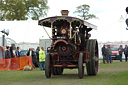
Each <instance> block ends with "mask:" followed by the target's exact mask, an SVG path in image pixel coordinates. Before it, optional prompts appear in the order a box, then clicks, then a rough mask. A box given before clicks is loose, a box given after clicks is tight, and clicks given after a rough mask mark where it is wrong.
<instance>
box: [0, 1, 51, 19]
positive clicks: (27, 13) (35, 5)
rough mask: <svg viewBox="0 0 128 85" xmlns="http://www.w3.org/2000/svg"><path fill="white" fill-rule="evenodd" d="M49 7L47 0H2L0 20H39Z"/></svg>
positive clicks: (0, 3)
mask: <svg viewBox="0 0 128 85" xmlns="http://www.w3.org/2000/svg"><path fill="white" fill-rule="evenodd" d="M48 9H49V6H47V0H0V20H3V21H4V20H27V19H29V18H31V19H33V20H38V19H39V18H40V17H44V16H46V15H47V11H48Z"/></svg>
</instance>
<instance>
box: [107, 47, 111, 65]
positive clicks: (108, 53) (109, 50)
mask: <svg viewBox="0 0 128 85" xmlns="http://www.w3.org/2000/svg"><path fill="white" fill-rule="evenodd" d="M106 52H107V63H109V59H110V63H112V58H111V54H112V51H111V49H110V45H107V49H106Z"/></svg>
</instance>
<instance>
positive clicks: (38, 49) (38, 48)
mask: <svg viewBox="0 0 128 85" xmlns="http://www.w3.org/2000/svg"><path fill="white" fill-rule="evenodd" d="M39 51H40V47H37V49H36V56H37V60H38V62H39Z"/></svg>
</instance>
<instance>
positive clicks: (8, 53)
mask: <svg viewBox="0 0 128 85" xmlns="http://www.w3.org/2000/svg"><path fill="white" fill-rule="evenodd" d="M6 49H7V50H6V51H5V58H6V59H8V58H11V53H10V47H9V46H7V47H6Z"/></svg>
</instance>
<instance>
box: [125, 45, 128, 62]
mask: <svg viewBox="0 0 128 85" xmlns="http://www.w3.org/2000/svg"><path fill="white" fill-rule="evenodd" d="M124 55H125V61H126V62H127V57H128V46H127V45H125V48H124Z"/></svg>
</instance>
